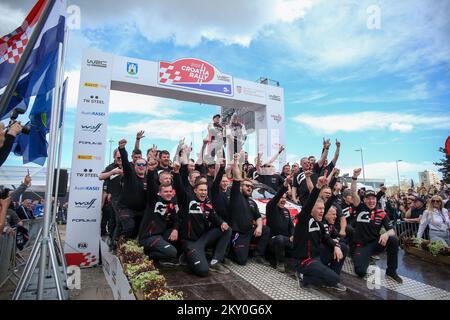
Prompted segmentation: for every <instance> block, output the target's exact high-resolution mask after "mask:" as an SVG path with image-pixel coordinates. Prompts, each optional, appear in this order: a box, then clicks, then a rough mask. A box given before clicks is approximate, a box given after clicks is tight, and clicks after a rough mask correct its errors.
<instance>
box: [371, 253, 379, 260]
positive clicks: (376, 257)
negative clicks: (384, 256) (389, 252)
mask: <svg viewBox="0 0 450 320" xmlns="http://www.w3.org/2000/svg"><path fill="white" fill-rule="evenodd" d="M370 257H371V258H372V259H373V260H380V256H377V255H376V254H374V255H373V256H370Z"/></svg>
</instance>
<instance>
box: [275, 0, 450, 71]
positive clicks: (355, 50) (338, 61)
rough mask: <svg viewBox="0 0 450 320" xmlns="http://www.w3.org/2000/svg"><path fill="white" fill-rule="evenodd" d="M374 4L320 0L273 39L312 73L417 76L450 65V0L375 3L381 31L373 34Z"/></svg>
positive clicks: (384, 0)
mask: <svg viewBox="0 0 450 320" xmlns="http://www.w3.org/2000/svg"><path fill="white" fill-rule="evenodd" d="M373 4H374V3H373V1H372V0H361V1H340V0H321V1H318V2H316V3H315V5H314V6H312V7H310V8H308V11H307V14H306V15H305V16H304V19H302V20H301V21H299V22H298V23H294V24H284V25H281V26H279V30H278V32H276V33H275V35H274V37H276V38H278V39H282V40H283V42H284V43H285V44H286V46H287V48H288V52H287V55H286V61H287V62H286V63H287V64H289V65H290V66H291V67H292V65H295V66H297V67H300V68H302V69H304V70H306V71H308V72H311V73H319V74H322V73H324V72H328V71H339V70H344V71H345V75H347V76H348V75H352V74H353V73H356V74H357V75H358V78H361V77H370V76H373V75H375V74H378V73H380V72H382V73H389V74H392V73H395V74H396V75H402V74H403V75H409V76H410V75H411V73H412V72H413V73H414V74H415V75H417V74H420V73H422V72H424V71H427V70H428V69H429V68H430V67H436V66H439V65H441V64H442V63H445V64H448V63H449V62H450V33H449V32H448V29H449V28H450V20H448V12H449V10H450V3H449V2H448V1H445V0H444V1H439V0H436V1H432V2H430V1H421V0H412V1H390V0H389V1H388V0H379V1H376V5H377V6H379V8H380V10H381V29H379V30H377V29H373V30H369V29H368V28H367V24H366V22H367V20H368V18H369V14H368V13H367V12H366V9H367V8H368V7H369V6H370V5H373ZM362 71H364V72H362ZM335 74H336V73H335Z"/></svg>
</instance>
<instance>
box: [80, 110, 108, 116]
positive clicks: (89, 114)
mask: <svg viewBox="0 0 450 320" xmlns="http://www.w3.org/2000/svg"><path fill="white" fill-rule="evenodd" d="M81 114H82V115H83V116H96V117H105V116H106V112H96V111H81Z"/></svg>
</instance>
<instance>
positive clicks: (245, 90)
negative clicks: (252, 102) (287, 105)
mask: <svg viewBox="0 0 450 320" xmlns="http://www.w3.org/2000/svg"><path fill="white" fill-rule="evenodd" d="M236 92H237V93H239V94H244V95H247V96H252V97H257V98H265V97H266V92H265V91H264V90H260V89H256V88H249V87H244V86H236Z"/></svg>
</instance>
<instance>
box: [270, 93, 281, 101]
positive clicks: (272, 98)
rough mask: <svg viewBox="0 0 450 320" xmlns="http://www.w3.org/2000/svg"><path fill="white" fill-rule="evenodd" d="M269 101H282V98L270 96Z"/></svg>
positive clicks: (274, 95)
mask: <svg viewBox="0 0 450 320" xmlns="http://www.w3.org/2000/svg"><path fill="white" fill-rule="evenodd" d="M269 99H270V100H273V101H281V97H280V96H279V95H276V94H269Z"/></svg>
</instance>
